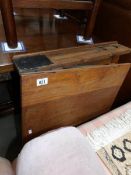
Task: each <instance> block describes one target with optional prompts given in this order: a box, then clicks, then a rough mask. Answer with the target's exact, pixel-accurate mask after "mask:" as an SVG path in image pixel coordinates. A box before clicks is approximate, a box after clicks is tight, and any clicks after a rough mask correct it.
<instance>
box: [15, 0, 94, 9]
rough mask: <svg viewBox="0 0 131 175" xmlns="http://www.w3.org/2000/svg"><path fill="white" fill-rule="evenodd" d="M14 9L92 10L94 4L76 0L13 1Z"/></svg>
mask: <svg viewBox="0 0 131 175" xmlns="http://www.w3.org/2000/svg"><path fill="white" fill-rule="evenodd" d="M13 7H15V8H43V9H44V8H52V9H71V10H72V9H75V10H88V9H89V10H91V9H92V8H93V2H91V1H75V0H73V1H72V0H71V1H70V0H55V1H54V0H26V1H25V0H13Z"/></svg>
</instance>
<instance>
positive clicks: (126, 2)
mask: <svg viewBox="0 0 131 175" xmlns="http://www.w3.org/2000/svg"><path fill="white" fill-rule="evenodd" d="M105 1H107V2H110V3H113V4H116V5H119V6H121V7H122V8H125V9H127V10H131V0H105Z"/></svg>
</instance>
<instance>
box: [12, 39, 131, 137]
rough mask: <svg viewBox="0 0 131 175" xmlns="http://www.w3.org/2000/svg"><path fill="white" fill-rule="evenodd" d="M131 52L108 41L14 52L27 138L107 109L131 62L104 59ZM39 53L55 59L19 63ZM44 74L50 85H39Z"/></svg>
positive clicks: (23, 128)
mask: <svg viewBox="0 0 131 175" xmlns="http://www.w3.org/2000/svg"><path fill="white" fill-rule="evenodd" d="M130 51H131V50H130V49H129V48H127V47H124V46H122V45H119V44H118V43H117V42H113V43H111V42H110V43H103V44H102V43H101V44H96V45H93V46H90V47H89V46H81V47H74V48H67V49H59V50H54V51H47V52H40V53H35V54H25V55H19V56H15V57H14V58H13V60H14V63H15V65H16V67H17V70H18V71H19V74H20V77H21V83H20V84H21V108H22V130H23V138H24V139H26V140H28V139H30V138H32V137H34V136H36V135H38V134H41V133H43V132H45V131H48V130H50V129H54V128H57V127H61V126H67V125H78V124H80V123H83V122H85V121H87V120H90V119H92V118H93V117H96V116H98V115H100V114H102V113H104V112H107V111H108V110H109V109H110V107H111V105H112V103H113V102H114V100H115V97H116V95H117V93H118V91H119V88H120V87H121V85H122V82H123V80H124V78H125V77H126V74H127V72H128V70H129V68H130V64H123V65H118V64H111V65H104V64H109V63H112V62H114V60H115V61H116V59H115V58H116V56H117V57H119V56H120V55H122V54H125V53H129V52H130ZM36 55H38V56H39V55H45V56H47V57H48V59H49V60H50V61H51V62H52V64H49V65H47V66H46V65H44V66H42V65H41V66H40V67H39V66H38V67H35V68H33V67H30V68H28V69H25V67H23V70H22V68H20V65H21V64H20V65H19V61H20V62H21V61H22V60H24V59H27V58H28V57H30V58H33V56H36ZM107 59H108V63H107ZM105 60H106V61H105ZM25 61H26V60H25ZM21 63H22V62H21ZM92 64H95V65H94V66H93V65H92ZM97 64H103V65H97ZM34 65H36V64H35V62H34ZM32 66H33V65H32ZM42 78H48V85H45V86H39V87H37V84H36V82H37V79H42ZM27 82H28V83H27ZM30 130H32V132H33V133H32V134H31V135H30V134H29V133H28V132H29V131H30Z"/></svg>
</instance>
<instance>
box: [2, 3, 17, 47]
mask: <svg viewBox="0 0 131 175" xmlns="http://www.w3.org/2000/svg"><path fill="white" fill-rule="evenodd" d="M1 14H2V19H3V25H4V30H5V36H6V40H7V43H8V46H9V47H10V48H16V47H17V34H16V25H15V19H14V14H13V5H12V1H11V0H1Z"/></svg>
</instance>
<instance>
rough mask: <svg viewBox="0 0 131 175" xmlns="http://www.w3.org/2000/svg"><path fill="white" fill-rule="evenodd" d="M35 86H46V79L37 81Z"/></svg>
mask: <svg viewBox="0 0 131 175" xmlns="http://www.w3.org/2000/svg"><path fill="white" fill-rule="evenodd" d="M36 84H37V86H45V85H47V84H48V78H42V79H37V81H36Z"/></svg>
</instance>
